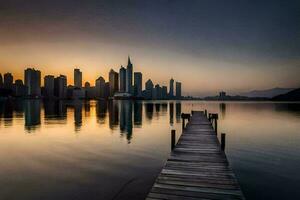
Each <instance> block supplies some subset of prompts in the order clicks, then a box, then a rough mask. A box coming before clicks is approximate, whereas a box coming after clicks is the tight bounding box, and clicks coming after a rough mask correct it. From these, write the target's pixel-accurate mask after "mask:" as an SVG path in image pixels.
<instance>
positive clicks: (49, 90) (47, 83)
mask: <svg viewBox="0 0 300 200" xmlns="http://www.w3.org/2000/svg"><path fill="white" fill-rule="evenodd" d="M44 90H45V96H46V97H53V96H54V76H52V75H47V76H45V77H44Z"/></svg>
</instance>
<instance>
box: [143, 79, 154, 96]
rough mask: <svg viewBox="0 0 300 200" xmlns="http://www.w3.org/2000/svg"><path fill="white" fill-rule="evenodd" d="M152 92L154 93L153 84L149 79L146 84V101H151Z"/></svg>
mask: <svg viewBox="0 0 300 200" xmlns="http://www.w3.org/2000/svg"><path fill="white" fill-rule="evenodd" d="M152 92H153V82H152V81H151V79H148V81H146V83H145V95H144V97H145V98H146V99H151V98H152Z"/></svg>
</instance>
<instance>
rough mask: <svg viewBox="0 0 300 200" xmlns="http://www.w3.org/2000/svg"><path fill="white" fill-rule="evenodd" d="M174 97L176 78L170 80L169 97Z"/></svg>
mask: <svg viewBox="0 0 300 200" xmlns="http://www.w3.org/2000/svg"><path fill="white" fill-rule="evenodd" d="M173 97H174V79H173V78H171V80H170V91H169V98H171V99H172V98H173Z"/></svg>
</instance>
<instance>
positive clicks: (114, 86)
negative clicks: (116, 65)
mask: <svg viewBox="0 0 300 200" xmlns="http://www.w3.org/2000/svg"><path fill="white" fill-rule="evenodd" d="M109 90H110V92H109V93H110V96H111V97H112V96H114V94H115V93H116V92H118V91H119V74H118V73H117V72H115V71H114V70H113V69H111V70H110V72H109Z"/></svg>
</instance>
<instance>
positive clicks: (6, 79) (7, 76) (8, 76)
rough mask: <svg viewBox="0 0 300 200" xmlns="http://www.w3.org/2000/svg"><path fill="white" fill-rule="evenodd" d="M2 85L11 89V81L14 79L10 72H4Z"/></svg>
mask: <svg viewBox="0 0 300 200" xmlns="http://www.w3.org/2000/svg"><path fill="white" fill-rule="evenodd" d="M3 79H4V81H3V87H4V88H5V89H10V90H11V89H12V88H13V81H14V77H13V75H12V74H11V73H5V74H4V76H3Z"/></svg>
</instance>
